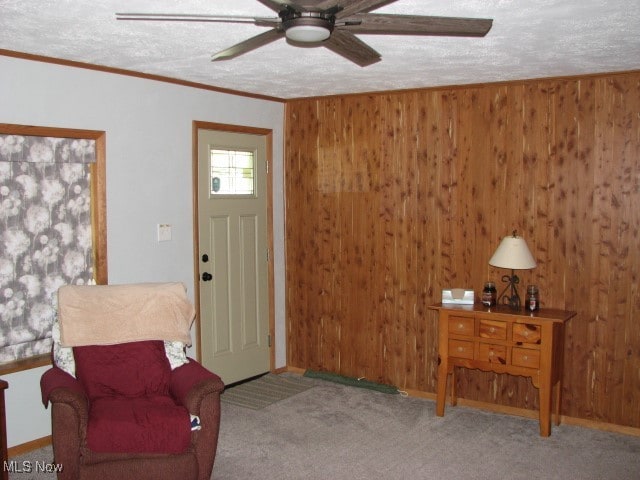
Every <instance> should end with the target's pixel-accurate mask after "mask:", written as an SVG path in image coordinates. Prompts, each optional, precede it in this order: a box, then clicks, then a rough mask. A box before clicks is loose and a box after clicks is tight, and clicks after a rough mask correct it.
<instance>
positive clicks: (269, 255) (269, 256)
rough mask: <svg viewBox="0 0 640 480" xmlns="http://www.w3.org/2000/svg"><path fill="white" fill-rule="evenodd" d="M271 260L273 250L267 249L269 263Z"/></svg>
mask: <svg viewBox="0 0 640 480" xmlns="http://www.w3.org/2000/svg"><path fill="white" fill-rule="evenodd" d="M270 260H271V250H269V249H268V248H267V262H269V261H270Z"/></svg>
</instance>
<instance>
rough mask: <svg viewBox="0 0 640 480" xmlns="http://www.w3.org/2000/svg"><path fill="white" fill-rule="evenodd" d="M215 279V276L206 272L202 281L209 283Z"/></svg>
mask: <svg viewBox="0 0 640 480" xmlns="http://www.w3.org/2000/svg"><path fill="white" fill-rule="evenodd" d="M212 278H213V275H211V274H210V273H209V272H204V273H203V274H202V280H203V281H204V282H208V281H209V280H211V279H212Z"/></svg>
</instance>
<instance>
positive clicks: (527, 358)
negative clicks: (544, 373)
mask: <svg viewBox="0 0 640 480" xmlns="http://www.w3.org/2000/svg"><path fill="white" fill-rule="evenodd" d="M511 363H512V364H513V365H515V366H516V367H526V368H540V351H539V350H531V349H528V348H517V347H514V348H513V351H512V352H511Z"/></svg>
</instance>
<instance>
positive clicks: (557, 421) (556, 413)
mask: <svg viewBox="0 0 640 480" xmlns="http://www.w3.org/2000/svg"><path fill="white" fill-rule="evenodd" d="M555 402H556V408H555V409H554V410H555V411H554V419H553V420H554V423H555V424H556V425H560V405H562V381H561V380H558V381H557V382H556V398H555Z"/></svg>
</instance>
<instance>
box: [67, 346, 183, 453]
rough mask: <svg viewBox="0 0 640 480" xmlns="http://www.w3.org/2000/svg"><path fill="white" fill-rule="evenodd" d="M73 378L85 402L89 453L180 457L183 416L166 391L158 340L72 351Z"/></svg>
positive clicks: (165, 365) (167, 370) (167, 371)
mask: <svg viewBox="0 0 640 480" xmlns="http://www.w3.org/2000/svg"><path fill="white" fill-rule="evenodd" d="M73 354H74V357H75V361H76V376H77V378H78V381H79V382H80V383H81V384H82V386H83V387H84V389H85V391H86V392H87V396H88V397H89V399H90V407H89V421H88V425H87V445H88V447H89V449H90V450H93V451H94V452H108V453H182V452H184V451H185V450H186V449H187V448H188V447H189V445H190V442H191V421H190V416H189V412H188V411H187V409H186V408H185V407H183V406H180V405H177V404H176V402H175V400H174V399H173V397H172V396H171V395H170V393H169V386H170V381H171V366H170V364H169V360H168V359H167V356H166V354H165V351H164V342H162V341H144V342H130V343H122V344H117V345H92V346H86V347H74V349H73Z"/></svg>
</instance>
